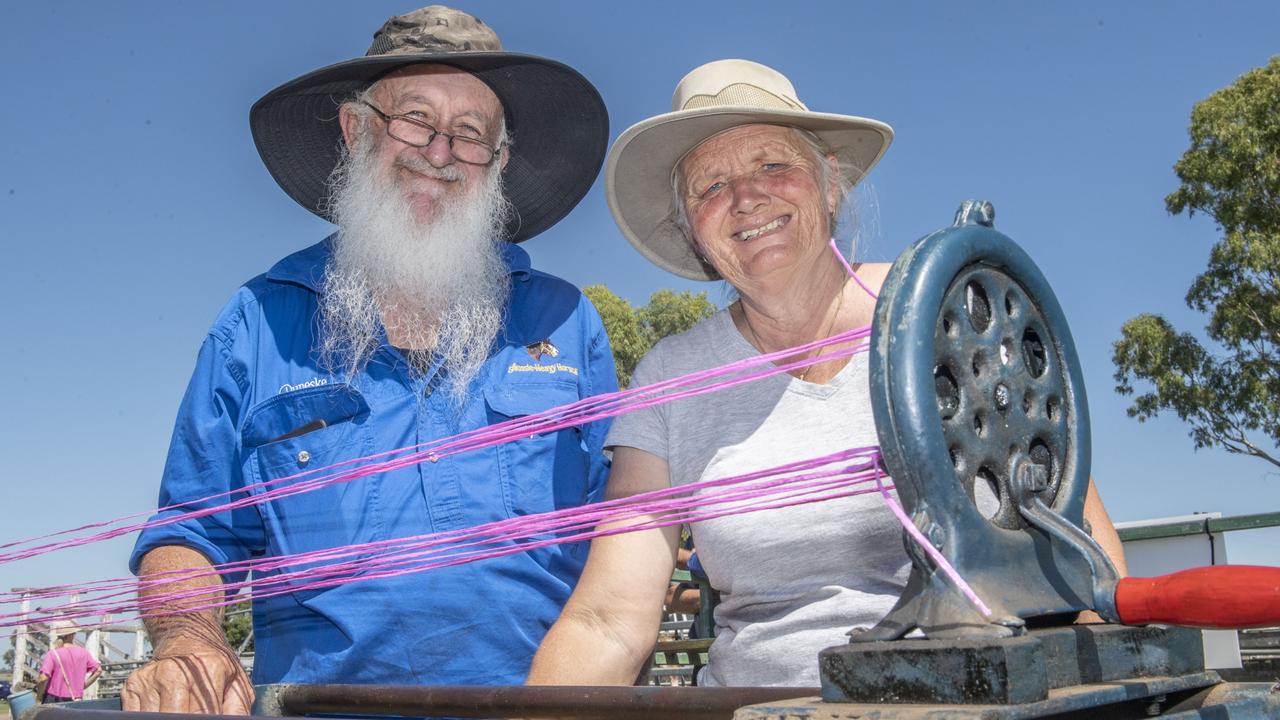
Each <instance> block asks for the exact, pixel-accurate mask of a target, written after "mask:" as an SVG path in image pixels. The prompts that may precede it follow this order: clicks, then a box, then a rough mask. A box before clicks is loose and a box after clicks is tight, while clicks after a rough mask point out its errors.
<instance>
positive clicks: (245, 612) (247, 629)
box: [222, 600, 253, 652]
mask: <svg viewBox="0 0 1280 720" xmlns="http://www.w3.org/2000/svg"><path fill="white" fill-rule="evenodd" d="M252 633H253V613H252V612H250V609H249V602H248V601H247V600H246V601H245V602H239V603H236V604H235V605H231V606H228V607H227V612H226V614H224V615H223V616H222V634H223V635H225V636H226V638H227V644H228V645H230V646H231V649H232V650H240V646H241V644H243V643H244V642H245V640H246V639H247V640H248V641H249V642H248V644H247V645H245V647H244V651H245V652H253V638H251V637H249V636H250V635H251V634H252Z"/></svg>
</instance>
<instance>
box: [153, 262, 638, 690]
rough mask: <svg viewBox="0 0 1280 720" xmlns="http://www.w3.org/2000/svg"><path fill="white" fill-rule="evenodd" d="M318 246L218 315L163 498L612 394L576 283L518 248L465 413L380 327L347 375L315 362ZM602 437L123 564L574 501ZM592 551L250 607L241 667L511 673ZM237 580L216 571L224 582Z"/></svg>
mask: <svg viewBox="0 0 1280 720" xmlns="http://www.w3.org/2000/svg"><path fill="white" fill-rule="evenodd" d="M329 252H330V245H329V241H325V242H322V243H319V244H317V245H314V246H312V247H310V248H307V249H306V250H303V251H301V252H298V253H295V254H293V255H290V256H289V257H287V258H285V259H284V260H282V261H280V262H279V263H277V264H276V265H275V266H274V267H273V268H271V270H269V271H268V272H267V273H266V274H265V275H261V276H259V277H256V278H254V279H253V280H251V281H249V282H248V283H246V284H245V285H244V286H243V287H241V288H240V289H239V290H238V291H237V292H236V294H235V296H234V297H233V298H232V299H231V301H230V302H229V303H228V304H227V305H226V307H224V308H223V310H222V313H221V314H220V315H219V317H218V319H217V321H216V322H215V323H214V325H213V328H212V329H211V330H210V331H209V334H208V336H207V337H206V338H205V341H204V344H203V346H202V347H201V349H200V354H199V357H198V359H197V363H196V369H195V372H194V374H193V375H192V378H191V383H190V385H189V386H188V388H187V392H186V395H185V397H184V398H183V400H182V406H181V408H180V409H179V411H178V419H177V423H176V425H175V427H174V431H173V439H172V443H171V445H170V448H169V456H168V461H167V462H166V465H165V470H164V478H163V481H162V484H161V488H160V506H161V507H164V506H168V505H172V504H175V503H182V502H191V501H194V500H197V499H199V498H204V497H207V496H210V495H213V494H216V493H222V492H226V491H228V490H235V489H237V488H241V487H244V486H246V485H252V484H255V483H262V482H270V481H272V480H276V479H280V478H287V477H289V476H292V475H295V474H298V473H300V472H304V471H306V470H308V469H316V468H323V467H326V466H329V465H332V464H334V463H340V462H343V461H348V460H354V459H356V458H362V457H365V456H368V455H371V454H374V453H378V452H383V451H388V450H394V449H397V448H403V447H407V446H410V445H416V444H419V443H425V442H429V441H432V440H436V439H440V438H444V437H447V436H451V435H455V434H457V433H459V432H463V431H466V430H472V429H475V428H480V427H484V426H486V425H490V424H492V423H496V422H501V421H504V420H508V419H510V418H513V417H518V416H522V415H528V414H531V413H535V412H539V411H542V410H546V409H549V408H553V407H556V406H559V405H565V404H567V403H571V402H574V401H576V400H578V399H580V398H583V397H587V396H589V395H593V394H598V393H603V392H611V391H614V390H616V389H617V378H616V375H615V373H614V365H613V358H612V356H611V354H610V351H609V342H608V338H607V337H606V335H605V332H604V328H603V326H602V324H601V322H600V318H599V316H598V315H597V313H596V311H595V309H594V308H593V307H592V306H591V303H590V302H589V301H588V300H587V299H586V298H585V297H584V296H583V295H582V294H581V293H580V292H579V291H578V290H577V289H576V288H574V287H573V286H572V285H570V284H568V283H566V282H564V281H563V280H560V279H558V278H555V277H552V276H550V275H547V274H545V273H541V272H537V271H535V270H532V269H531V268H530V266H529V256H528V254H526V253H525V252H524V251H523V250H521V249H520V248H519V247H517V246H515V245H507V246H506V249H505V257H506V261H507V264H508V266H509V267H510V269H511V274H512V289H511V297H510V301H509V306H508V308H507V313H506V318H505V321H504V323H505V325H504V328H503V330H502V331H501V332H500V333H499V337H498V338H497V340H495V348H494V350H493V352H492V354H491V355H490V357H489V359H488V361H487V362H486V364H485V365H484V367H483V368H482V369H481V371H480V374H479V375H478V376H477V378H476V380H475V381H474V384H473V389H472V392H471V393H469V396H468V397H467V399H466V400H465V402H464V403H463V405H462V407H461V408H458V407H456V402H455V401H453V400H452V399H451V398H450V397H449V393H448V392H447V391H440V392H433V391H432V388H433V387H435V386H436V385H437V384H438V382H436V383H433V374H434V371H429V372H428V373H426V374H425V375H424V374H422V373H414V372H412V371H411V370H410V369H409V367H408V365H407V363H406V362H405V360H404V359H403V357H402V355H401V354H400V353H399V352H398V351H397V350H395V349H394V348H392V347H390V346H389V345H387V344H386V342H385V339H384V341H383V343H382V346H381V347H380V348H379V349H378V350H376V351H375V352H374V353H373V356H372V358H371V359H370V360H369V362H368V363H367V364H366V367H365V369H364V370H363V372H362V373H361V374H360V375H359V376H358V377H355V378H344V377H341V376H338V375H335V374H333V373H331V372H328V371H326V370H325V369H323V368H322V367H321V366H320V365H319V364H318V363H317V358H316V353H315V348H316V346H317V344H316V339H317V337H316V336H317V333H318V320H317V313H316V308H317V299H318V294H317V293H318V290H319V283H320V282H321V279H322V277H323V273H324V268H325V264H326V262H327V261H328V258H329ZM435 380H437V381H438V378H436V379H435ZM317 420H323V421H324V426H323V427H322V428H321V429H316V430H312V431H310V432H305V433H303V434H301V435H298V436H296V437H290V438H286V439H280V438H281V436H283V435H287V434H290V433H291V432H292V431H295V430H297V429H298V428H303V427H305V426H308V425H311V426H313V427H319V424H318V423H315V421H317ZM607 430H608V423H607V421H601V422H595V423H591V424H588V425H584V426H580V427H572V428H567V429H564V430H560V431H558V432H554V433H550V434H543V435H536V436H530V437H524V438H520V439H519V440H516V441H514V442H510V443H507V444H503V445H499V446H497V447H493V448H489V449H485V450H478V451H472V452H468V453H463V454H461V455H455V456H452V457H446V458H443V459H440V460H439V461H438V462H423V463H421V464H418V465H412V466H409V467H405V468H401V469H397V470H392V471H389V472H385V473H382V474H377V475H371V476H369V477H366V478H362V479H360V480H356V481H354V482H348V483H342V484H337V485H331V486H329V487H326V488H323V489H321V490H317V491H312V492H307V493H301V494H298V495H295V496H293V497H288V498H282V499H277V500H272V501H270V502H267V503H263V504H259V505H255V506H251V507H247V508H242V509H239V510H235V511H231V512H223V513H219V514H216V515H213V516H210V517H207V518H203V519H200V520H188V521H183V522H181V523H177V524H173V525H167V526H164V527H157V528H153V529H149V530H146V531H144V532H143V533H142V535H141V536H140V537H139V538H138V542H137V545H136V546H135V548H134V551H133V557H132V558H131V561H130V563H131V567H132V569H133V570H134V572H137V569H138V563H139V562H140V560H141V558H142V555H143V554H145V553H146V552H147V551H149V550H151V549H153V548H156V547H160V546H165V545H181V546H186V547H189V548H193V549H195V550H198V551H199V552H201V553H203V554H204V555H205V556H206V557H207V558H208V559H209V560H210V561H211V562H213V563H215V564H221V563H226V562H232V561H240V560H246V559H248V558H251V557H259V556H263V555H272V556H274V555H286V554H293V553H299V552H307V551H312V550H320V549H325V548H331V547H335V546H342V545H349V544H355V543H366V542H374V541H379V540H387V539H392V538H398V537H406V536H411V535H421V534H426V533H432V532H443V531H448V530H458V529H461V528H466V527H470V526H473V525H478V524H480V523H487V522H493V521H497V520H505V519H508V518H513V517H517V516H521V515H528V514H532V513H540V512H545V511H549V510H555V509H559V508H567V507H574V506H577V505H582V504H584V503H587V502H591V501H594V500H598V499H600V497H601V495H602V493H603V490H604V484H605V476H606V473H607V463H606V460H605V458H604V456H603V454H602V453H601V445H602V443H603V440H604V436H605V433H606V431H607ZM380 459H386V458H380ZM351 467H353V466H350V465H348V466H343V467H341V468H337V469H335V470H332V471H321V472H319V473H317V474H312V475H307V476H304V477H303V478H299V479H297V480H290V481H287V482H289V483H292V482H300V481H303V480H306V479H310V478H313V477H320V476H325V475H329V474H332V473H333V472H337V471H340V470H344V469H349V468H351ZM273 487H279V486H273ZM251 492H254V493H257V494H260V493H261V492H262V490H252V491H251ZM214 502H215V503H223V502H226V499H222V500H218V501H214ZM198 506H199V504H197V503H193V504H191V505H189V507H192V508H194V507H198ZM164 514H176V512H169V513H164ZM586 552H587V547H586V544H585V543H573V544H560V545H553V546H551V547H547V548H543V549H539V550H535V551H531V552H520V553H516V554H513V555H509V556H507V557H502V558H496V559H491V560H484V561H480V562H476V563H471V564H466V565H460V566H457V567H451V568H444V569H438V570H429V571H426V572H420V573H415V574H411V575H406V576H402V577H397V578H386V579H377V580H369V581H364V582H355V583H351V584H347V585H340V586H337V587H333V588H328V589H320V590H301V591H297V592H292V593H288V594H283V595H280V596H277V597H271V598H265V599H259V600H255V601H254V603H253V625H254V639H255V646H256V657H255V661H254V670H253V680H254V682H255V683H279V682H300V683H308V682H311V683H317V682H330V683H331V682H343V683H399V684H415V683H416V684H494V683H504V684H505V683H520V682H522V681H523V680H524V678H525V675H526V673H527V672H528V669H529V663H530V660H531V659H532V657H533V653H534V651H535V650H537V647H538V644H539V642H541V640H542V636H543V635H544V634H545V633H546V631H547V629H548V628H549V627H550V625H551V623H553V622H554V621H555V620H556V618H557V617H558V616H559V614H560V609H561V608H562V607H563V605H564V603H565V601H566V600H567V599H568V597H569V593H570V592H571V591H572V590H573V587H574V585H575V583H576V582H577V579H578V575H579V574H580V573H581V571H582V566H583V563H584V561H585V559H586ZM271 574H272V573H264V574H260V575H259V576H258V577H269V576H270V575H271ZM243 577H244V576H243V574H239V575H232V574H226V575H224V579H225V580H227V581H229V582H233V581H239V580H241V579H243Z"/></svg>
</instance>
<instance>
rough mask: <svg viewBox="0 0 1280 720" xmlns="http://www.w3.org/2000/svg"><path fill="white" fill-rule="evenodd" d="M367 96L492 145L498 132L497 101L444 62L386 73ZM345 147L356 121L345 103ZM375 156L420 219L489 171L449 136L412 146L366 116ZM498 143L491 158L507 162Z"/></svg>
mask: <svg viewBox="0 0 1280 720" xmlns="http://www.w3.org/2000/svg"><path fill="white" fill-rule="evenodd" d="M371 95H372V97H371V99H370V102H372V104H373V105H375V106H376V107H377V108H378V109H379V110H381V111H382V112H384V113H386V114H387V115H408V116H410V117H413V118H415V119H418V120H421V121H422V122H425V123H428V124H430V125H431V126H433V127H435V128H436V129H437V130H439V131H440V132H442V133H446V134H449V135H457V136H458V137H467V138H473V139H476V140H480V141H482V142H485V143H487V144H488V145H490V146H495V147H496V146H497V145H498V143H499V142H500V139H501V138H500V135H501V134H502V104H501V103H500V102H499V101H498V96H497V95H495V94H494V93H493V90H491V89H489V86H488V85H485V84H484V83H483V82H482V81H481V80H479V79H478V78H476V77H475V76H474V75H472V74H470V73H468V72H465V71H463V70H459V69H457V68H453V67H448V66H445V65H413V66H410V67H407V68H404V69H401V70H397V71H396V72H394V73H391V74H390V75H387V76H386V77H384V78H383V79H382V80H380V81H378V84H377V85H376V86H375V87H374V89H373V91H372V93H371ZM340 122H341V124H342V132H343V137H344V138H345V139H346V142H347V147H355V146H356V143H357V138H356V133H357V132H359V131H360V123H359V121H358V118H357V117H356V112H355V111H354V110H353V109H352V107H351V105H350V104H347V105H343V106H342V109H341V111H340ZM368 123H370V125H369V127H370V133H371V135H372V143H373V153H374V156H375V162H376V164H377V166H378V167H379V168H380V169H381V171H382V172H385V173H386V174H387V176H388V177H389V178H390V179H391V180H392V181H394V182H395V184H396V186H397V187H399V188H400V189H401V190H402V191H403V193H404V195H405V197H406V199H408V200H410V202H411V203H412V204H413V207H414V211H415V213H416V214H417V215H418V218H419V219H420V220H426V219H428V218H430V217H431V216H432V215H433V213H434V212H435V209H436V208H437V207H438V206H439V204H440V203H441V202H442V201H444V200H445V199H448V198H459V197H464V196H465V195H466V194H467V193H468V192H470V191H471V190H472V189H473V188H475V187H477V186H478V185H479V181H480V180H481V179H482V178H483V177H484V176H485V174H486V173H488V172H489V170H490V168H489V166H487V165H473V164H468V163H464V162H459V161H458V160H457V159H456V158H454V157H453V153H452V151H451V150H450V149H449V139H448V138H446V137H444V136H443V135H437V136H436V137H435V138H433V139H432V141H431V143H430V144H428V145H426V146H425V147H413V146H411V145H408V144H406V143H403V142H401V141H399V140H396V139H395V138H393V137H391V136H389V135H387V132H386V130H387V128H386V122H385V121H384V120H382V119H381V118H378V117H376V116H374V117H372V118H370V119H369V120H368ZM506 161H507V152H506V149H505V148H503V149H502V151H501V152H500V154H499V156H498V157H497V158H495V160H494V162H498V163H502V164H503V165H505V164H506Z"/></svg>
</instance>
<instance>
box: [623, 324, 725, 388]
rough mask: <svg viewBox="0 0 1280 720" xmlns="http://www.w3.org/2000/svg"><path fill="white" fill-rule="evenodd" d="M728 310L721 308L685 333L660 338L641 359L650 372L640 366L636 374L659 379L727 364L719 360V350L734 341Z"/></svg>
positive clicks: (654, 380) (642, 365)
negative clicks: (730, 333) (731, 340)
mask: <svg viewBox="0 0 1280 720" xmlns="http://www.w3.org/2000/svg"><path fill="white" fill-rule="evenodd" d="M728 312H729V311H728V310H719V311H717V312H716V313H715V314H713V315H712V316H711V317H708V318H703V319H702V320H699V321H698V322H697V323H696V324H694V326H693V327H691V328H689V329H688V330H685V331H684V332H681V333H676V334H674V335H668V336H666V337H664V338H662V339H660V340H658V342H656V343H655V344H654V346H653V347H652V348H651V349H650V350H649V352H648V353H646V354H645V356H644V358H643V359H641V360H640V366H639V367H640V368H643V369H644V370H645V371H646V372H643V373H642V372H640V370H639V369H637V373H636V374H637V375H644V376H646V377H647V379H648V381H649V382H657V381H658V380H665V379H667V378H669V377H676V376H679V375H684V374H686V373H690V372H694V371H695V370H701V369H705V368H708V367H712V366H714V365H717V364H721V363H723V362H724V361H723V360H718V358H720V356H721V354H722V353H721V352H720V350H719V349H720V348H722V347H724V346H725V344H726V343H728V342H729V341H730V339H731V336H730V335H729V334H728V332H727V330H730V329H732V328H733V322H732V321H731V320H729V319H728Z"/></svg>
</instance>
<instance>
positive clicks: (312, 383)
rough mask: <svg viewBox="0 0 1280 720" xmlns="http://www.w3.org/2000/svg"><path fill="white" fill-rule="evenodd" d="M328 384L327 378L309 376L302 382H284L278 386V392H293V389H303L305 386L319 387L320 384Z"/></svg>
mask: <svg viewBox="0 0 1280 720" xmlns="http://www.w3.org/2000/svg"><path fill="white" fill-rule="evenodd" d="M328 384H329V378H319V377H318V378H311V379H310V380H308V381H306V382H303V383H298V384H297V385H290V384H288V383H285V384H284V385H281V386H280V392H282V393H287V392H293V391H294V390H305V389H307V388H313V387H320V386H321V385H328ZM277 394H279V393H277Z"/></svg>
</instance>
